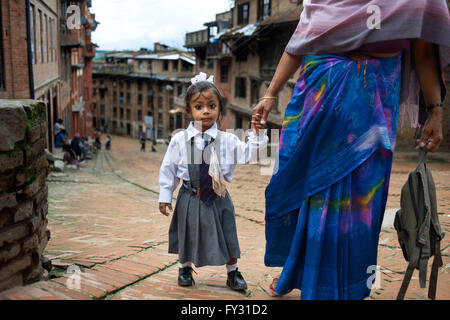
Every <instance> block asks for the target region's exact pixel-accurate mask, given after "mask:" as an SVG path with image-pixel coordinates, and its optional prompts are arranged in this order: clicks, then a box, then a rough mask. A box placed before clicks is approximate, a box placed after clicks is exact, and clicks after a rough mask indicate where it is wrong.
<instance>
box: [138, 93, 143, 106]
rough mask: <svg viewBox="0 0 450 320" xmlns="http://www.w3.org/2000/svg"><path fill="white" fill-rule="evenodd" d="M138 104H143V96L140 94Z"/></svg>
mask: <svg viewBox="0 0 450 320" xmlns="http://www.w3.org/2000/svg"><path fill="white" fill-rule="evenodd" d="M138 104H142V94H138Z"/></svg>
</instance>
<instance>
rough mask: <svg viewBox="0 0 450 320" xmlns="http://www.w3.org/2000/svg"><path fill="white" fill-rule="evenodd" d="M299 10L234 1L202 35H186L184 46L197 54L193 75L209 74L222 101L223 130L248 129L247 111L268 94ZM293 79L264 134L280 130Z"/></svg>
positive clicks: (275, 1)
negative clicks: (223, 108)
mask: <svg viewBox="0 0 450 320" xmlns="http://www.w3.org/2000/svg"><path fill="white" fill-rule="evenodd" d="M301 10H302V5H301V1H290V0H237V1H235V6H234V8H232V9H231V10H230V11H228V12H224V13H219V14H217V15H216V21H214V22H207V23H205V27H206V28H205V29H202V30H198V31H195V32H190V33H187V34H186V44H185V46H186V47H187V48H191V49H193V50H195V53H196V58H197V64H196V66H197V67H196V72H199V71H203V72H206V73H209V74H211V73H213V74H214V75H215V76H216V84H217V85H218V86H219V87H220V88H221V89H222V91H223V93H224V96H225V97H226V99H227V109H228V110H227V117H226V119H225V121H223V122H222V124H221V127H222V129H239V128H244V129H247V128H249V127H250V121H251V113H252V107H254V106H255V105H256V104H257V103H258V100H259V98H260V97H262V95H263V94H264V93H265V90H266V89H267V88H268V86H269V84H270V81H271V79H272V76H273V75H274V73H275V69H276V67H277V64H278V61H279V59H280V58H281V55H282V53H283V51H284V47H285V46H286V44H287V42H288V41H289V39H290V37H291V35H292V33H293V31H294V30H295V27H296V26H297V23H298V19H299V17H300V13H301ZM296 76H297V75H294V76H293V78H292V79H290V80H289V81H288V85H287V86H285V88H283V90H282V91H281V92H280V95H279V99H278V101H277V106H276V108H275V110H273V111H272V112H271V114H270V116H269V119H268V126H269V128H281V123H282V115H283V113H284V109H285V107H286V105H287V104H288V102H289V99H290V97H291V95H292V91H293V87H294V84H295V80H296V79H295V77H296Z"/></svg>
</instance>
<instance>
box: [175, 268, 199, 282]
mask: <svg viewBox="0 0 450 320" xmlns="http://www.w3.org/2000/svg"><path fill="white" fill-rule="evenodd" d="M194 283H195V281H194V279H193V278H192V267H184V268H179V269H178V284H179V285H180V286H182V287H190V286H192V285H193V284H194Z"/></svg>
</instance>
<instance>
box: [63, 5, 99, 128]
mask: <svg viewBox="0 0 450 320" xmlns="http://www.w3.org/2000/svg"><path fill="white" fill-rule="evenodd" d="M70 6H76V7H77V8H79V9H78V10H79V11H77V12H75V13H73V11H72V10H71V7H70ZM90 7H91V1H90V0H89V1H88V0H78V1H73V0H62V1H61V8H60V15H61V112H60V113H59V114H58V116H59V117H61V118H62V119H63V120H64V123H66V126H67V129H68V130H69V132H70V133H71V135H72V136H73V135H74V134H75V133H80V134H81V135H82V136H87V135H89V134H91V133H92V130H93V128H92V127H93V122H92V120H93V115H92V99H93V90H92V60H93V58H94V57H95V48H96V45H95V44H93V43H92V42H91V33H92V32H93V31H95V29H96V28H97V24H98V22H97V21H96V20H95V15H94V14H93V13H91V12H90V11H89V8H90ZM74 14H79V17H80V19H79V21H75V23H76V24H75V25H73V24H72V21H71V19H72V17H73V15H74Z"/></svg>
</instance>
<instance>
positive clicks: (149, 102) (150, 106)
mask: <svg viewBox="0 0 450 320" xmlns="http://www.w3.org/2000/svg"><path fill="white" fill-rule="evenodd" d="M147 104H148V107H149V108H153V96H152V95H150V96H147Z"/></svg>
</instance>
